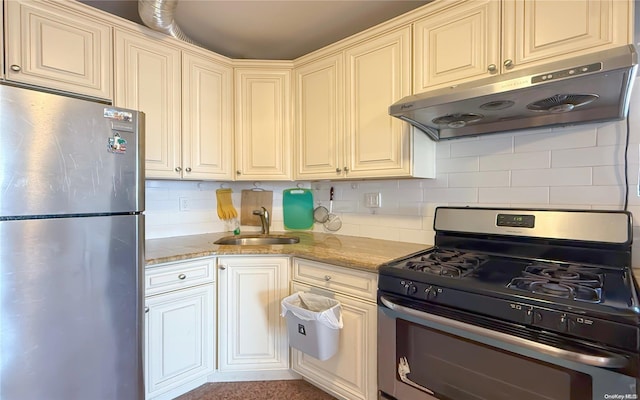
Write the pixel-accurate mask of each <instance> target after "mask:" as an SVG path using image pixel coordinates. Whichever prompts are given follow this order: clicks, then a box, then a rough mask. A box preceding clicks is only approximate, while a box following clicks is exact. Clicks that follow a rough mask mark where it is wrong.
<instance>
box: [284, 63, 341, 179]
mask: <svg viewBox="0 0 640 400" xmlns="http://www.w3.org/2000/svg"><path fill="white" fill-rule="evenodd" d="M343 57H344V56H343V54H342V53H339V54H336V55H334V56H331V57H327V58H323V59H321V60H318V61H315V62H312V63H310V64H307V65H304V66H302V67H300V68H297V69H296V71H295V85H296V108H295V116H296V125H295V126H296V132H295V136H296V139H297V140H296V148H297V165H296V178H297V179H332V178H337V177H341V176H342V175H343V170H342V169H343V168H344V166H345V163H344V128H343V127H344V124H343V114H344V108H343V101H344V90H343V88H344V86H343V73H344V71H343V68H344V67H343V65H344V62H343V60H344V58H343Z"/></svg>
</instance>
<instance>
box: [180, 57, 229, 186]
mask: <svg viewBox="0 0 640 400" xmlns="http://www.w3.org/2000/svg"><path fill="white" fill-rule="evenodd" d="M182 76H183V79H182V165H183V168H184V171H183V178H188V179H222V180H231V179H232V178H233V151H232V150H233V68H231V67H230V66H226V65H223V64H221V63H216V62H215V61H213V60H211V59H209V58H207V57H204V56H199V55H195V54H189V53H183V55H182Z"/></svg>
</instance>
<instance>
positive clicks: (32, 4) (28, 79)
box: [4, 0, 113, 100]
mask: <svg viewBox="0 0 640 400" xmlns="http://www.w3.org/2000/svg"><path fill="white" fill-rule="evenodd" d="M4 7H5V19H4V23H5V27H4V28H5V33H6V36H5V38H4V39H5V43H4V45H5V52H6V60H5V66H6V71H5V73H6V78H7V80H10V81H15V82H20V83H26V84H29V85H36V86H42V87H46V88H51V89H56V90H62V91H66V92H71V93H77V94H81V95H85V96H91V97H95V98H100V99H106V100H111V99H112V98H113V97H112V94H113V90H112V83H113V80H112V78H113V61H112V60H113V58H112V43H113V42H112V38H111V27H110V26H109V25H108V24H105V23H103V22H101V21H100V20H99V19H98V18H95V17H93V16H90V15H88V14H82V13H79V12H76V11H75V10H73V9H72V8H69V7H72V5H69V7H67V6H65V5H64V4H62V3H61V4H60V5H57V4H52V3H51V2H49V3H45V2H40V1H23V0H20V1H18V0H11V1H5V2H4Z"/></svg>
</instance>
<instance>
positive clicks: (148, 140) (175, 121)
mask: <svg viewBox="0 0 640 400" xmlns="http://www.w3.org/2000/svg"><path fill="white" fill-rule="evenodd" d="M115 54H116V56H115V57H116V73H115V80H116V91H115V105H116V106H119V107H126V108H133V109H135V110H140V111H143V112H144V113H145V160H146V161H145V176H146V177H147V178H180V177H181V176H182V174H181V171H182V165H181V161H180V108H181V107H180V95H181V84H180V80H181V73H180V51H179V50H177V49H175V48H173V47H171V46H168V45H167V44H166V43H162V41H161V40H159V39H151V38H147V37H144V36H141V35H136V34H132V33H128V32H122V31H118V30H116V34H115Z"/></svg>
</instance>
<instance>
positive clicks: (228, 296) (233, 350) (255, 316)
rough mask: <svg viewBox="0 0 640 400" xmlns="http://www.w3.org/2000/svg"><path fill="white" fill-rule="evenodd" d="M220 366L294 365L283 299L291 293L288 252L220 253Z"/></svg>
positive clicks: (225, 368) (263, 368)
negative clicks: (258, 254) (257, 254)
mask: <svg viewBox="0 0 640 400" xmlns="http://www.w3.org/2000/svg"><path fill="white" fill-rule="evenodd" d="M218 282H219V285H218V288H219V293H220V297H219V301H218V306H219V309H218V316H219V320H218V327H219V329H218V340H219V342H218V356H219V358H218V369H219V371H220V372H229V371H246V372H248V371H267V370H288V369H289V345H288V341H287V330H286V325H285V322H284V320H283V318H281V317H280V301H281V300H282V299H283V298H284V297H286V296H287V294H288V292H289V290H288V283H289V258H288V257H250V256H240V257H220V258H218Z"/></svg>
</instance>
